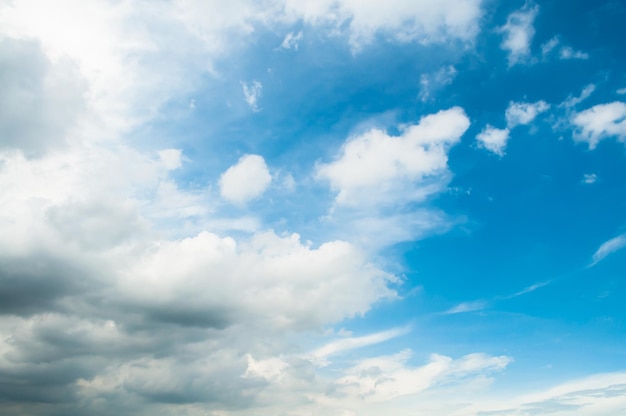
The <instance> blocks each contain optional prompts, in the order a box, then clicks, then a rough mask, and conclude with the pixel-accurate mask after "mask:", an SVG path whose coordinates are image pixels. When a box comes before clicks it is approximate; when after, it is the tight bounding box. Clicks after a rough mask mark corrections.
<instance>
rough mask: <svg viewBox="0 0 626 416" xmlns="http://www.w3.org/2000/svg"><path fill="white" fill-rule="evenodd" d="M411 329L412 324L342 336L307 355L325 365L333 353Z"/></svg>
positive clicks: (377, 342) (355, 347)
mask: <svg viewBox="0 0 626 416" xmlns="http://www.w3.org/2000/svg"><path fill="white" fill-rule="evenodd" d="M410 331H411V327H410V326H404V327H400V328H393V329H389V330H387V331H382V332H376V333H374V334H369V335H364V336H362V337H350V338H342V339H338V340H335V341H331V342H329V343H328V344H326V345H324V346H322V347H320V348H318V349H316V350H315V351H313V352H312V353H310V354H308V355H307V357H308V358H309V359H310V360H311V361H313V362H314V363H316V364H318V365H321V366H324V365H327V364H328V361H327V358H328V357H329V356H331V355H336V354H340V353H342V352H346V351H351V350H354V349H357V348H363V347H367V346H369V345H374V344H380V343H381V342H385V341H389V340H390V339H393V338H397V337H399V336H402V335H405V334H407V333H409V332H410Z"/></svg>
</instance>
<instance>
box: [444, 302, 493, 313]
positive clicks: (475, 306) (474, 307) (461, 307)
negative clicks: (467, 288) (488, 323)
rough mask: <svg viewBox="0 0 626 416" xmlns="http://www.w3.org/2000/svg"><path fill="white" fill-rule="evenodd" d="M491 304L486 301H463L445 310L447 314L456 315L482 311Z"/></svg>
mask: <svg viewBox="0 0 626 416" xmlns="http://www.w3.org/2000/svg"><path fill="white" fill-rule="evenodd" d="M488 306H489V305H488V304H487V302H484V301H481V300H479V301H476V302H463V303H459V304H458V305H456V306H454V307H452V308H450V309H448V310H447V311H445V312H444V314H446V315H455V314H457V313H466V312H476V311H482V310H483V309H486V308H487V307H488Z"/></svg>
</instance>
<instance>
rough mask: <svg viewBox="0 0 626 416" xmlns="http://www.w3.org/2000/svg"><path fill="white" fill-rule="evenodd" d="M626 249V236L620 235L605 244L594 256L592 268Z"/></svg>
mask: <svg viewBox="0 0 626 416" xmlns="http://www.w3.org/2000/svg"><path fill="white" fill-rule="evenodd" d="M624 247H626V234H622V235H619V236H617V237H615V238H612V239H610V240H608V241H606V242H605V243H603V244H602V245H601V246H600V247H599V248H598V249H597V250H596V252H595V253H594V254H593V257H592V263H591V266H594V265H596V264H598V263H599V262H601V261H602V260H604V259H605V258H606V257H607V256H609V255H610V254H613V253H615V252H616V251H619V250H621V249H623V248H624Z"/></svg>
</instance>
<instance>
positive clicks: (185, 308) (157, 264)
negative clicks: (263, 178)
mask: <svg viewBox="0 0 626 416" xmlns="http://www.w3.org/2000/svg"><path fill="white" fill-rule="evenodd" d="M394 280H395V278H394V277H393V276H391V275H388V274H386V273H384V272H382V271H381V270H379V269H377V268H376V267H374V266H372V265H370V264H368V263H367V262H366V260H365V259H364V257H363V254H362V253H360V252H359V250H357V249H356V248H355V247H354V246H352V245H351V244H349V243H346V242H341V241H334V242H328V243H325V244H322V245H321V246H320V247H319V248H317V249H313V248H310V247H308V246H306V245H303V244H302V243H301V242H300V239H299V236H298V235H295V234H294V235H291V236H287V237H279V236H276V235H275V234H274V233H272V232H268V233H261V234H257V235H255V236H254V237H253V238H252V239H251V240H249V241H244V242H243V243H241V244H238V243H237V242H235V240H234V239H232V238H228V237H226V238H221V237H219V236H217V235H215V234H210V233H207V232H203V233H201V234H199V235H197V236H196V237H193V238H187V239H184V240H181V241H170V242H168V241H165V242H162V243H157V244H156V245H155V247H154V252H153V253H151V254H150V255H147V256H146V257H144V258H143V259H141V261H139V262H138V263H137V264H135V265H133V266H132V267H131V268H129V269H128V270H126V271H124V272H123V274H122V275H121V276H120V281H119V285H120V293H124V294H126V295H127V296H129V297H130V299H131V300H132V303H133V304H139V305H142V308H145V310H146V311H147V314H148V316H149V318H151V319H156V320H164V321H167V320H172V321H174V322H177V321H180V322H181V323H182V324H184V323H185V322H186V320H190V324H192V325H193V324H194V321H192V320H193V319H196V320H198V321H197V322H195V324H199V325H207V326H210V327H211V326H213V327H223V326H228V325H230V324H232V323H238V324H243V323H244V322H247V324H246V325H248V324H249V325H255V322H256V325H259V328H263V330H264V331H266V332H269V331H272V330H273V329H285V328H295V329H299V330H302V329H314V328H318V327H320V326H323V325H325V324H328V323H331V322H336V321H339V320H341V319H343V318H346V317H349V316H354V315H358V314H363V313H365V312H366V311H367V310H368V309H369V307H370V305H371V304H372V303H374V302H376V301H377V300H380V299H383V298H393V297H394V296H395V293H394V292H393V291H392V290H390V289H388V288H387V284H388V283H390V282H392V281H394ZM206 288H211V289H210V290H206Z"/></svg>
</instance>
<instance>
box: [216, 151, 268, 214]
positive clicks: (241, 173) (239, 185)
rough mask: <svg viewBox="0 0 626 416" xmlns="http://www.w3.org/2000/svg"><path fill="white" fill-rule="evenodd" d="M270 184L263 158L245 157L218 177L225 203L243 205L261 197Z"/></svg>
mask: <svg viewBox="0 0 626 416" xmlns="http://www.w3.org/2000/svg"><path fill="white" fill-rule="evenodd" d="M271 182H272V176H271V175H270V172H269V170H268V169H267V165H266V164H265V160H264V159H263V157H261V156H259V155H245V156H242V157H241V158H240V159H239V161H238V162H237V164H236V165H233V166H231V167H230V168H228V170H226V172H224V173H223V174H222V176H221V177H220V193H221V195H222V198H224V199H226V200H227V201H230V202H232V203H235V204H244V203H246V202H248V201H250V200H252V199H254V198H257V197H259V196H261V195H262V194H263V192H265V190H266V189H267V187H268V186H269V184H270V183H271Z"/></svg>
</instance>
